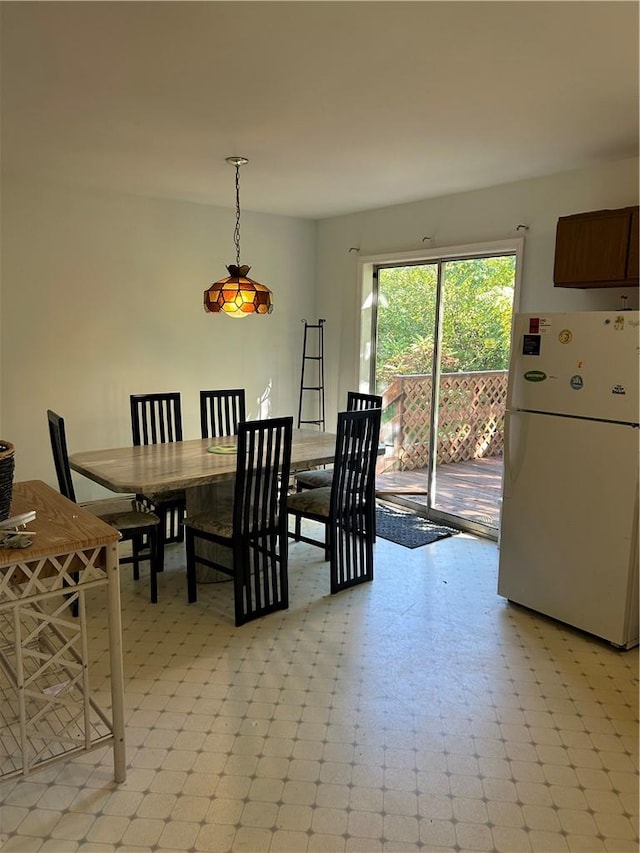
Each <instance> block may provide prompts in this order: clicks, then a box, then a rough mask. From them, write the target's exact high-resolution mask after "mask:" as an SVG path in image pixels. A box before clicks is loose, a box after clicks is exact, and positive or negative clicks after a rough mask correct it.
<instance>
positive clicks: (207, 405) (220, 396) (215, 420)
mask: <svg viewBox="0 0 640 853" xmlns="http://www.w3.org/2000/svg"><path fill="white" fill-rule="evenodd" d="M244 420H246V415H245V393H244V388H229V389H225V390H218V391H200V427H201V430H202V437H203V438H220V437H221V436H225V435H236V434H237V432H238V424H239V423H241V422H242V421H244Z"/></svg>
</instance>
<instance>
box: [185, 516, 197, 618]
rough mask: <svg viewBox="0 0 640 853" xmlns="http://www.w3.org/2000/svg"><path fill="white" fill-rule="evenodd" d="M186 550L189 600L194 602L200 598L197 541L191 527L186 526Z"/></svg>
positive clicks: (190, 602)
mask: <svg viewBox="0 0 640 853" xmlns="http://www.w3.org/2000/svg"><path fill="white" fill-rule="evenodd" d="M184 530H185V543H186V544H185V550H186V554H187V601H188V602H189V604H193V602H194V601H197V600H198V592H197V588H196V541H195V533H194V532H193V529H192V528H191V527H185V528H184Z"/></svg>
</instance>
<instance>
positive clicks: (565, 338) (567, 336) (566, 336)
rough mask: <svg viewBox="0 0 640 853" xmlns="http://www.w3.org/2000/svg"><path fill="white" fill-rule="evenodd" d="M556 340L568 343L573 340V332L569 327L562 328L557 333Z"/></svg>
mask: <svg viewBox="0 0 640 853" xmlns="http://www.w3.org/2000/svg"><path fill="white" fill-rule="evenodd" d="M558 340H559V341H560V343H561V344H570V343H571V341H572V340H573V332H572V331H571V329H563V330H562V331H561V332H560V334H559V335H558Z"/></svg>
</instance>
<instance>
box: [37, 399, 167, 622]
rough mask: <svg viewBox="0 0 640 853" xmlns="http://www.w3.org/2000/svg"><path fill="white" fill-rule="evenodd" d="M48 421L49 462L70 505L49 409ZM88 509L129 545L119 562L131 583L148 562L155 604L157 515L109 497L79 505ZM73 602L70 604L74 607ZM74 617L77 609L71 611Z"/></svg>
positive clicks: (67, 472)
mask: <svg viewBox="0 0 640 853" xmlns="http://www.w3.org/2000/svg"><path fill="white" fill-rule="evenodd" d="M47 419H48V422H49V437H50V439H51V451H52V453H53V463H54V465H55V469H56V476H57V478H58V489H59V491H60V494H61V495H63V496H64V497H65V498H67V499H68V500H70V501H73V503H78V501H77V500H76V493H75V489H74V487H73V480H72V478H71V467H70V466H69V453H68V450H67V434H66V429H65V423H64V418H62V417H61V416H60V415H58V414H56V412H54V411H52V410H51V409H48V410H47ZM80 505H81V506H83V507H85V508H86V509H88V510H89V511H90V512H92V513H93V514H94V515H95V516H97V517H98V518H99V519H101V520H102V521H104V522H105V523H106V524H110V525H111V526H112V527H115V528H116V529H117V530H118V531H119V532H120V537H121V541H123V542H127V541H130V542H131V551H132V553H131V556H127V557H120V558H119V560H120V563H121V564H124V563H132V564H133V577H134V580H138V579H139V578H140V563H141V562H142V561H143V560H149V582H150V587H151V602H152V603H153V604H155V603H156V602H157V600H158V583H157V577H156V574H157V569H158V542H159V525H160V519H159V518H158V516H157V515H156V514H155V513H153V512H150V511H149V510H148V509H146V508H145V507H143V506H141V505H140V503H139V502H138V501H137V500H131V499H123V498H113V499H106V500H99V501H88V502H86V503H82V504H80ZM145 538H146V539H147V540H148V548H144V544H143V543H144V539H145ZM75 605H77V602H74V607H75ZM74 613H76V615H77V608H76V609H75V610H74Z"/></svg>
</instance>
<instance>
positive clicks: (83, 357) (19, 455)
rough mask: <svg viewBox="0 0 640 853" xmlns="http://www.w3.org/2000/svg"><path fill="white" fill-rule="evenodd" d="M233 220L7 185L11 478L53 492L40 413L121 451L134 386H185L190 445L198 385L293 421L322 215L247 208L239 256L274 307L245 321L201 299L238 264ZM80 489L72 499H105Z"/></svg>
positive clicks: (89, 487)
mask: <svg viewBox="0 0 640 853" xmlns="http://www.w3.org/2000/svg"><path fill="white" fill-rule="evenodd" d="M234 224H235V212H234V211H233V210H231V209H221V208H211V207H205V206H201V205H195V204H187V203H178V202H171V201H160V200H154V199H144V198H136V197H129V196H123V195H117V194H113V195H109V194H105V193H97V192H93V191H88V190H81V189H77V190H76V189H74V190H71V189H69V188H64V187H62V186H61V185H56V186H45V185H42V184H41V183H38V184H35V183H28V182H25V181H17V180H16V181H13V180H4V181H3V187H2V315H1V321H2V326H1V341H0V350H1V357H0V365H1V368H2V373H1V383H0V389H1V396H0V400H1V403H2V409H1V415H2V419H1V421H0V435H1V436H2V437H3V438H5V439H6V440H9V441H12V442H14V444H15V445H16V474H15V478H16V480H25V479H32V478H33V479H42V480H45V481H46V482H48V483H50V484H51V485H54V486H56V488H57V482H56V479H55V472H54V468H53V463H52V460H51V449H50V445H49V437H48V430H47V423H46V410H47V408H52V409H54V410H55V411H57V412H58V413H59V414H61V415H63V416H64V418H65V420H66V426H67V433H68V435H67V438H68V441H69V445H70V448H69V449H70V452H73V451H79V450H84V449H96V448H100V447H115V446H119V445H126V444H130V442H131V427H130V415H129V408H128V405H129V394H131V393H144V392H154V391H180V392H181V393H182V407H183V418H184V434H185V438H199V437H200V422H199V413H198V406H199V397H198V395H199V391H200V389H201V388H222V387H236V386H237V387H244V388H245V389H246V392H247V407H248V415H249V416H250V417H257V416H259V415H264V416H266V415H269V414H271V415H274V416H275V415H284V414H293V415H294V416H295V414H296V413H297V405H298V385H299V381H300V379H299V373H300V357H301V346H302V326H301V322H300V321H301V318H302V317H313V316H314V311H315V307H314V287H315V223H314V222H312V221H306V220H297V219H291V218H285V217H277V216H266V215H262V214H252V213H246V212H245V211H243V212H242V249H243V253H242V258H241V261H242V262H243V263H250V264H251V266H252V272H251V275H252V276H254V277H255V278H256V279H257V280H258V281H261V282H262V283H264V284H267V285H268V286H269V287H271V289H272V290H273V293H274V304H275V307H274V313H273V314H272V315H270V316H268V317H248V318H246V319H243V320H232V319H229V318H228V317H222V316H218V315H212V314H206V313H205V312H204V309H203V305H202V297H203V291H204V290H205V288H206V287H208V285H209V284H210V283H211V282H212V281H215V280H217V279H219V278H222V277H223V276H224V275H226V274H227V273H226V270H225V266H226V265H227V264H230V263H235V260H236V258H235V247H234V245H233V227H234ZM264 396H266V397H267V400H266V402H265V403H264V404H262V405H261V404H259V400H260V399H261V398H262V397H264ZM75 482H76V488H77V491H78V498H79V499H80V500H83V499H88V498H91V497H96V496H101V495H102V494H104V491H103V490H102V489H100V488H99V487H98V486H95V485H93V484H91V483H89V482H88V481H87V480H85V479H84V478H82V477H80V476H78V477H76V478H75Z"/></svg>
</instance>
